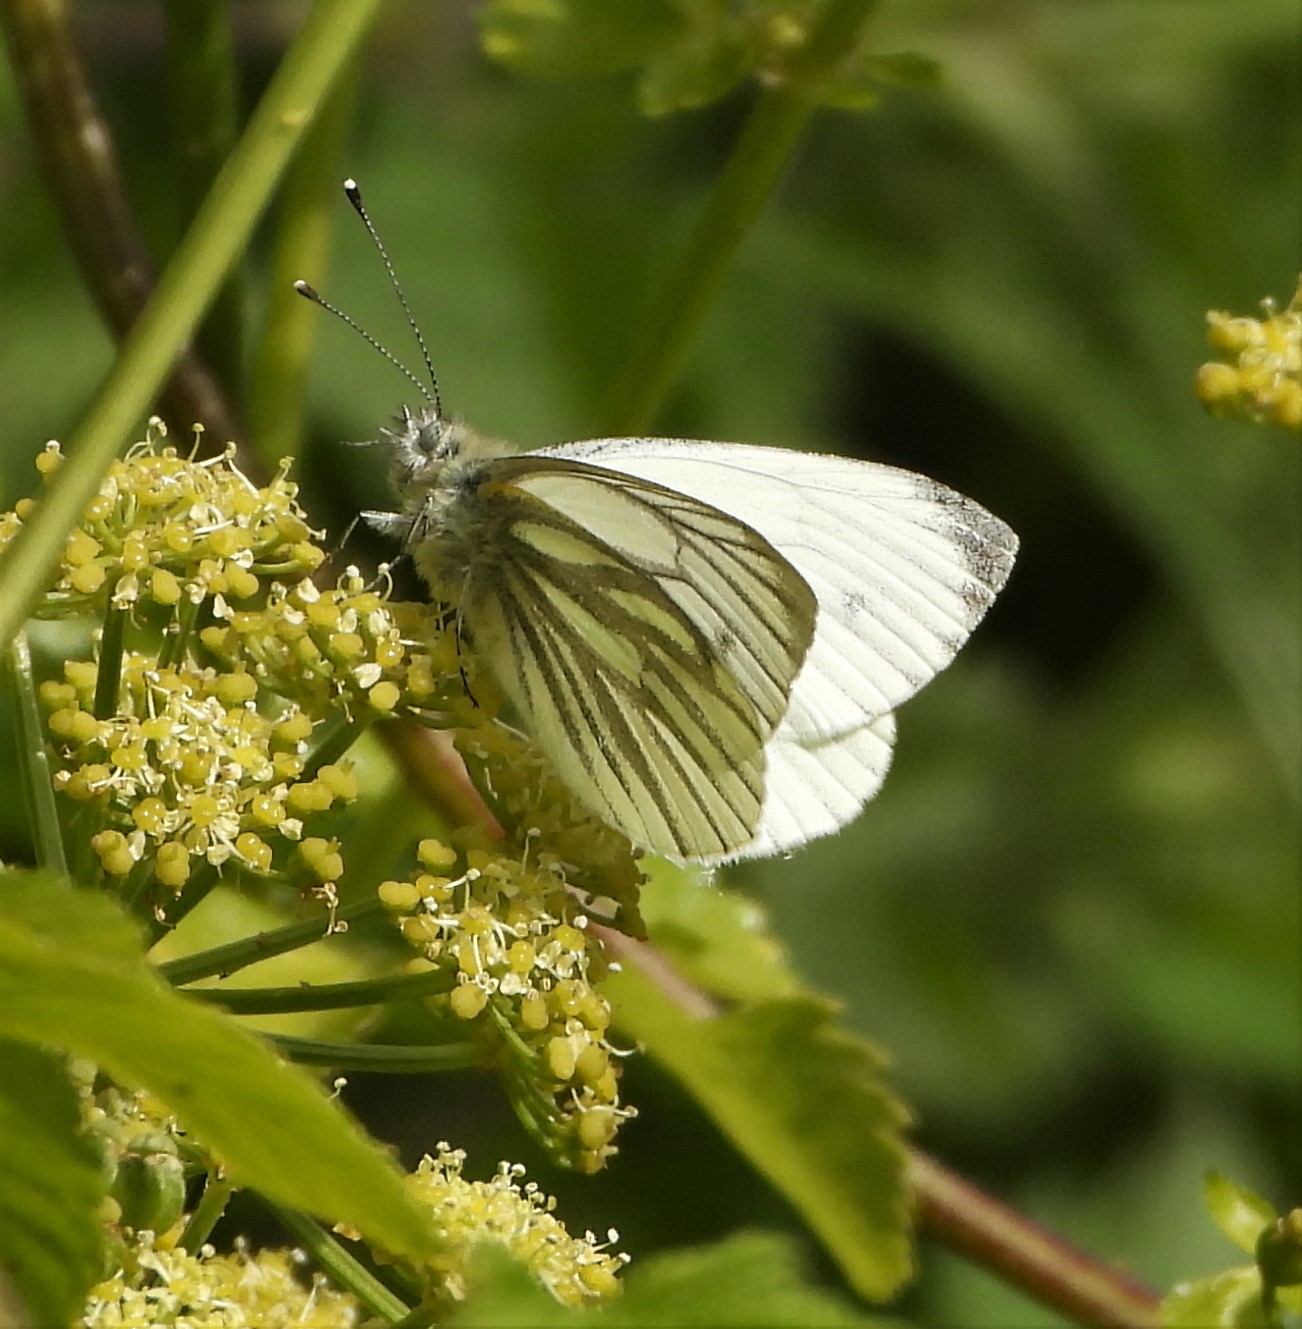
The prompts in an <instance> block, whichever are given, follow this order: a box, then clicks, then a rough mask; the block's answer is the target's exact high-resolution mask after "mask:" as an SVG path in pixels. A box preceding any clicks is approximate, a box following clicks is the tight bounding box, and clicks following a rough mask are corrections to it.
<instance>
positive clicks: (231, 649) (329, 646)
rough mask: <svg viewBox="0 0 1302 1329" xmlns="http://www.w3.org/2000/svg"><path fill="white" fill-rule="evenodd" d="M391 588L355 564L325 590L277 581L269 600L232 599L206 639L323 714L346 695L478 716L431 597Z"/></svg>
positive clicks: (372, 704)
mask: <svg viewBox="0 0 1302 1329" xmlns="http://www.w3.org/2000/svg"><path fill="white" fill-rule="evenodd" d="M386 595H387V593H382V592H381V591H379V590H377V589H375V588H374V587H372V586H368V585H367V584H366V583H364V582H363V580H362V578H361V577H360V575H358V573H357V572H356V570H355V569H351V568H350V569H348V571H347V572H346V573H345V574H344V576H343V577H342V578H341V579H340V582H339V585H337V586H335V587H332V588H329V589H327V590H318V589H317V587H316V586H315V585H313V583H312V582H310V581H306V580H304V581H299V582H297V583H296V584H295V585H293V586H289V587H287V586H284V585H282V584H280V583H275V584H273V585H272V587H271V588H270V591H269V592H268V595H267V597H266V603H265V604H263V605H260V606H254V607H250V608H247V609H242V610H238V611H235V610H230V609H229V608H228V609H227V611H226V612H225V613H220V614H218V615H217V617H220V618H221V619H222V620H223V621H222V622H221V623H220V624H213V625H211V626H209V627H206V628H204V629H203V630H202V631H201V632H200V634H199V639H200V641H201V642H202V643H203V645H204V647H205V648H206V649H207V650H209V651H210V652H211V653H212V654H213V655H214V656H215V657H216V658H217V659H218V660H220V661H221V662H222V664H223V665H225V666H226V667H227V669H233V670H236V671H240V670H246V669H247V670H251V671H252V672H253V673H254V674H256V675H257V677H259V678H260V679H263V680H266V681H267V682H269V683H270V685H271V686H273V687H274V688H275V690H276V691H277V692H278V693H280V695H282V696H286V697H292V698H293V699H294V700H296V701H297V702H299V704H300V705H302V706H303V707H304V708H305V709H306V710H309V711H312V712H313V713H316V714H320V713H321V712H322V711H323V710H324V709H326V708H327V707H329V706H330V705H331V704H332V703H334V702H337V701H342V702H343V704H344V706H345V708H346V709H347V710H348V711H349V712H350V713H355V714H357V715H360V716H361V717H364V718H370V717H374V716H384V715H393V714H396V713H408V714H414V715H417V716H420V715H422V714H424V713H425V712H428V711H434V712H437V714H438V717H439V720H440V723H444V724H460V723H468V724H474V723H478V722H479V720H480V712H479V711H478V710H477V709H476V706H475V702H472V701H471V700H470V698H469V697H467V695H466V689H465V686H464V684H463V683H462V681H461V677H460V674H459V672H458V669H459V663H458V660H457V651H456V642H455V640H454V639H453V638H452V637H451V636H449V635H448V634H445V633H439V632H435V631H434V630H433V629H434V624H433V623H432V622H431V619H432V615H430V613H429V612H428V608H427V607H426V606H423V605H414V604H394V603H392V602H390V601H389V600H388V599H387V598H386ZM417 638H419V641H417V640H416V639H417ZM476 700H479V696H478V692H477V693H476Z"/></svg>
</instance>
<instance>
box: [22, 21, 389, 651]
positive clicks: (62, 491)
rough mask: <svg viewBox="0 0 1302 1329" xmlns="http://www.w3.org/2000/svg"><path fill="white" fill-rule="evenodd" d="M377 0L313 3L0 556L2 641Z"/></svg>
mask: <svg viewBox="0 0 1302 1329" xmlns="http://www.w3.org/2000/svg"><path fill="white" fill-rule="evenodd" d="M378 6H379V0H318V3H317V4H316V5H315V6H314V7H313V8H312V10H311V11H310V12H309V14H308V17H307V19H306V20H305V22H304V24H303V28H302V30H301V32H300V33H299V36H298V38H297V40H296V41H295V42H294V44H293V46H292V47H291V48H290V49H289V51H288V52H287V53H286V55H285V58H284V60H283V61H282V63H281V66H280V69H279V70H278V71H277V73H276V75H275V77H274V78H273V79H272V81H271V85H270V86H269V87H268V89H267V91H266V94H265V95H264V96H263V99H262V102H261V103H260V105H259V106H258V109H257V110H256V111H255V112H254V115H253V117H252V119H251V120H250V121H249V124H248V127H247V128H246V129H245V132H244V134H243V136H242V137H241V139H240V142H239V143H238V144H237V145H236V147H235V150H234V151H233V152H232V153H231V155H230V158H229V159H228V160H227V162H226V165H225V166H224V167H223V168H222V171H221V174H220V175H219V176H218V178H217V180H216V182H215V183H214V185H213V188H212V190H211V192H210V193H209V195H208V197H207V198H206V199H205V200H204V203H203V206H202V207H201V208H200V209H199V213H198V215H197V216H196V217H195V220H194V224H193V225H192V226H191V227H190V229H189V231H188V232H187V233H186V235H185V238H184V239H183V240H182V241H181V244H180V245H179V246H178V248H177V250H176V253H175V254H174V255H173V256H172V261H171V262H170V263H169V264H168V266H167V270H166V272H164V273H163V275H162V277H161V279H160V280H159V283H158V286H157V288H156V289H155V291H154V294H153V297H152V298H151V300H150V301H149V304H148V305H147V306H146V308H145V310H144V312H143V313H142V314H141V316H140V318H139V320H138V321H137V322H136V323H135V325H134V326H133V327H132V329H131V331H130V333H129V334H128V335H127V338H126V340H125V341H124V343H123V345H122V349H121V353H120V354H119V355H118V357H117V359H116V361H115V362H114V364H113V367H112V368H111V369H110V371H109V373H108V376H107V378H106V379H105V381H104V383H103V385H102V386H101V388H100V390H99V392H98V393H97V394H96V397H95V400H94V402H93V403H92V405H91V408H90V410H89V411H88V413H87V415H86V419H85V421H84V423H83V424H82V425H81V426H80V427H79V428H78V429H77V430H76V431H75V433H74V434H73V436H72V438H71V439H70V440H69V443H68V448H67V454H68V460H67V461H66V462H65V463H64V465H62V466H61V467H59V470H58V471H57V473H56V474H55V475H54V477H53V479H52V481H51V483H50V485H49V487H48V488H47V489H46V491H45V493H44V495H43V496H42V499H41V502H40V505H39V506H38V508H37V510H36V513H35V514H34V516H33V518H32V521H31V522H30V523H29V524H28V525H27V526H26V527H25V528H24V529H23V530H22V531H21V532H20V533H19V535H18V537H17V538H16V539H15V540H14V542H13V544H12V545H11V546H10V548H9V550H8V552H7V554H6V556H5V558H4V561H3V564H0V569H2V571H0V584H2V585H3V587H4V591H3V594H2V595H0V641H9V640H11V639H12V637H13V634H14V633H15V632H16V631H17V629H18V627H19V625H20V624H21V623H22V621H23V619H24V618H25V617H26V615H27V612H28V608H29V606H30V605H31V604H32V603H33V602H34V600H35V599H36V597H37V596H38V595H39V594H40V592H41V590H42V588H43V587H44V586H45V585H46V584H47V583H48V581H49V578H50V574H51V570H52V569H53V567H54V565H55V563H56V562H57V560H58V558H59V555H60V552H61V550H62V548H63V542H64V539H65V537H66V536H67V533H68V531H69V530H71V529H72V527H73V525H74V524H75V523H76V521H77V520H78V518H79V517H80V516H81V513H82V511H83V509H84V508H85V506H86V503H87V502H88V501H89V500H90V498H91V497H92V496H93V495H94V493H95V491H96V489H97V488H98V486H99V482H100V477H101V476H102V475H103V473H104V471H105V469H106V467H107V466H108V464H109V462H110V461H111V460H112V459H113V457H114V456H115V455H116V453H117V452H118V450H119V449H120V448H121V446H122V444H123V443H124V441H125V440H126V439H128V438H129V437H130V435H131V434H132V432H133V431H134V430H135V429H136V428H137V427H138V424H139V421H140V419H141V417H142V416H143V415H144V414H145V413H146V412H147V410H148V409H149V406H150V403H151V402H152V401H153V399H154V396H155V394H156V392H157V390H158V387H159V384H160V383H162V381H163V379H164V378H165V377H166V375H167V373H168V371H169V370H170V369H171V367H172V365H173V364H174V363H175V361H176V358H177V356H178V355H179V354H180V352H181V349H182V347H183V346H184V345H185V343H186V341H187V340H188V339H189V338H190V336H191V335H192V334H193V332H194V329H195V327H196V325H197V324H198V322H199V320H200V319H201V318H202V316H203V313H204V311H205V309H206V308H207V307H208V304H209V302H210V301H211V300H212V298H213V296H214V295H215V293H216V292H217V290H218V288H219V287H220V285H221V283H222V281H223V280H224V279H225V277H226V274H227V273H228V272H229V271H230V270H231V267H232V265H233V264H234V262H235V259H236V257H237V255H238V254H239V253H240V252H241V251H242V250H243V248H244V245H245V244H246V243H247V241H248V238H249V235H250V233H251V232H252V230H253V226H254V224H255V223H256V221H257V219H258V217H259V215H260V214H261V212H262V209H263V207H264V206H265V205H266V202H267V200H268V198H269V197H270V195H271V192H272V190H273V189H274V188H275V186H276V184H277V182H278V181H279V179H280V177H281V174H282V173H283V172H284V169H285V166H286V164H287V163H288V161H289V158H290V155H291V153H292V152H293V150H294V147H295V146H296V144H297V143H298V141H299V139H300V137H301V136H302V134H303V132H304V130H305V129H306V128H307V126H308V125H309V124H310V123H311V121H312V119H313V117H314V116H315V114H316V112H317V109H318V108H319V107H320V105H321V102H322V101H323V100H324V98H325V97H326V95H327V94H328V92H329V91H330V89H331V88H332V87H333V85H334V81H335V79H336V78H337V77H338V76H339V74H340V72H341V70H342V69H343V68H344V67H345V65H346V64H347V61H348V59H349V57H350V56H351V55H352V53H353V51H354V50H355V49H356V47H357V45H358V43H359V42H360V41H361V40H362V38H363V36H364V34H365V32H366V30H367V27H368V25H369V23H370V21H371V20H372V18H373V17H374V15H375V12H376V10H377V9H378Z"/></svg>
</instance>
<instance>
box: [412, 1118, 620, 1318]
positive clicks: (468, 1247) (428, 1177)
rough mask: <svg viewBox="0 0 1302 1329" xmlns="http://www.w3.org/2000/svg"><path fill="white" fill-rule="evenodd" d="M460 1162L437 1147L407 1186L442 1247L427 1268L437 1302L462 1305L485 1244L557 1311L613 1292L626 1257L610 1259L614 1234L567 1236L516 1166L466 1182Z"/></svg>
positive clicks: (458, 1155)
mask: <svg viewBox="0 0 1302 1329" xmlns="http://www.w3.org/2000/svg"><path fill="white" fill-rule="evenodd" d="M465 1159H466V1155H465V1151H464V1150H462V1149H451V1148H449V1146H448V1145H446V1144H440V1145H439V1147H438V1156H437V1158H431V1157H429V1156H426V1157H425V1158H424V1159H422V1160H421V1163H420V1166H419V1167H418V1168H417V1169H416V1171H415V1172H414V1173H412V1174H411V1176H410V1177H408V1179H407V1186H408V1189H409V1190H410V1191H411V1192H412V1195H413V1197H414V1199H415V1200H416V1202H417V1203H418V1204H420V1205H422V1206H425V1207H428V1208H429V1210H430V1211H431V1213H432V1215H433V1218H434V1222H435V1225H436V1228H437V1231H438V1233H439V1235H440V1236H441V1237H442V1238H443V1241H444V1242H445V1243H446V1251H445V1253H444V1255H443V1256H442V1257H441V1259H440V1260H439V1262H438V1264H437V1266H436V1267H435V1269H434V1274H435V1278H436V1280H437V1284H438V1290H439V1292H441V1294H442V1296H443V1297H444V1298H446V1299H449V1300H452V1301H462V1300H464V1299H465V1296H466V1291H467V1287H466V1269H467V1267H468V1266H469V1264H470V1263H471V1257H472V1256H473V1254H474V1252H475V1250H476V1248H477V1247H480V1246H483V1245H484V1244H485V1243H486V1242H493V1243H496V1244H498V1245H500V1246H502V1247H503V1248H504V1249H505V1250H506V1251H507V1252H508V1253H509V1254H510V1255H512V1256H514V1258H515V1259H517V1260H519V1261H520V1262H521V1263H522V1264H524V1265H525V1266H526V1267H527V1268H528V1269H529V1271H530V1272H531V1273H532V1274H533V1275H534V1277H535V1278H537V1279H538V1281H539V1282H540V1283H542V1285H543V1286H544V1287H545V1288H546V1289H547V1290H548V1291H549V1292H550V1293H551V1294H552V1296H553V1297H555V1298H556V1300H557V1301H559V1302H561V1303H562V1304H563V1305H566V1306H585V1305H593V1304H596V1303H598V1302H601V1301H605V1300H608V1299H609V1298H611V1297H613V1296H616V1295H617V1294H618V1293H619V1291H620V1284H619V1278H618V1275H619V1272H620V1270H621V1269H622V1268H623V1267H624V1265H626V1264H627V1263H628V1259H629V1257H628V1256H627V1255H624V1254H611V1253H609V1250H608V1247H609V1245H610V1243H611V1242H614V1241H616V1240H618V1236H617V1234H616V1233H615V1232H613V1231H611V1232H608V1233H607V1234H606V1235H607V1240H606V1241H605V1242H598V1241H597V1239H596V1238H595V1237H594V1236H593V1234H592V1233H591V1232H589V1233H586V1234H585V1235H584V1236H583V1237H581V1238H580V1237H572V1236H570V1234H569V1233H568V1232H567V1231H566V1229H565V1225H564V1224H563V1223H562V1222H561V1221H560V1220H559V1219H558V1218H556V1217H555V1216H554V1214H553V1212H552V1211H553V1209H554V1208H555V1205H556V1202H555V1200H553V1199H552V1198H551V1197H550V1196H547V1195H544V1194H543V1193H542V1192H541V1191H540V1190H539V1189H538V1186H537V1183H535V1182H526V1183H525V1184H524V1185H523V1186H522V1185H521V1184H520V1178H521V1177H522V1176H523V1175H524V1167H523V1166H522V1165H521V1164H519V1163H514V1164H513V1163H501V1164H499V1165H498V1169H497V1174H496V1176H494V1177H493V1178H492V1180H491V1181H467V1180H466V1179H465V1178H464V1177H463V1176H462V1175H461V1169H462V1167H463V1166H464V1164H465Z"/></svg>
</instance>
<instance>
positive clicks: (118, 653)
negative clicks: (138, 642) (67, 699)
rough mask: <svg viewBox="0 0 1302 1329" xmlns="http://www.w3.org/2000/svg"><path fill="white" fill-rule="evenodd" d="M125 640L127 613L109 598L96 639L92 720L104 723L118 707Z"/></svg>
mask: <svg viewBox="0 0 1302 1329" xmlns="http://www.w3.org/2000/svg"><path fill="white" fill-rule="evenodd" d="M126 639H127V611H126V610H125V609H115V608H114V607H113V597H112V596H111V595H110V596H109V603H108V605H107V607H106V608H105V610H104V630H103V631H102V632H101V633H100V639H99V667H98V669H97V670H96V674H95V702H94V706H95V718H96V719H97V720H107V719H108V718H109V716H111V715H112V714H113V713H114V712H115V711H116V710H117V708H118V693H119V691H120V690H121V688H122V651H123V648H124V647H125V645H126Z"/></svg>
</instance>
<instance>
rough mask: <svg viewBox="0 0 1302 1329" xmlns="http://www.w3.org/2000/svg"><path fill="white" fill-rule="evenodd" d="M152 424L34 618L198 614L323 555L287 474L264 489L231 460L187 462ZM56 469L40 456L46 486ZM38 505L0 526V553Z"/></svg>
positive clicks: (112, 472) (306, 568) (21, 507)
mask: <svg viewBox="0 0 1302 1329" xmlns="http://www.w3.org/2000/svg"><path fill="white" fill-rule="evenodd" d="M164 432H165V431H164V430H163V428H162V424H161V422H159V421H153V422H151V427H150V433H149V436H148V437H147V438H146V439H145V441H144V442H143V443H140V444H138V445H137V446H136V447H135V448H133V449H132V450H131V451H130V452H129V453H128V454H127V455H126V456H125V457H123V458H122V459H120V460H118V461H115V462H114V463H113V465H112V466H111V467H110V468H109V470H108V473H107V474H106V475H105V477H104V480H103V482H102V483H101V485H100V489H99V493H98V494H96V496H95V497H94V498H92V499H91V501H90V502H89V503H88V504H87V505H86V510H85V512H84V513H83V515H82V520H81V522H80V524H79V525H78V526H76V527H75V528H74V529H73V531H72V533H71V534H70V535H69V536H68V539H67V543H66V544H65V546H64V557H63V563H62V566H61V567H60V569H59V572H58V575H57V578H56V580H55V582H54V584H53V586H52V587H51V589H50V590H49V591H48V592H47V593H46V596H45V599H44V601H43V603H42V605H41V606H40V607H39V608H38V611H37V612H38V614H39V615H43V616H52V615H56V614H63V613H66V612H68V610H69V609H72V608H79V609H86V610H95V609H98V608H100V607H102V606H103V605H104V604H105V603H106V602H109V603H111V604H112V605H113V606H114V607H115V608H118V609H126V608H129V607H131V606H133V605H137V604H141V605H145V606H148V605H151V604H154V605H162V606H164V607H171V606H175V605H178V604H181V603H182V602H186V603H189V604H190V605H198V604H199V603H200V602H201V601H203V600H204V599H206V598H208V597H210V596H212V597H217V598H218V599H219V600H220V601H225V600H226V599H233V600H241V599H247V598H249V597H251V596H254V595H256V594H257V593H258V591H259V589H260V587H261V582H260V580H259V578H260V577H264V576H278V577H288V578H291V579H293V578H297V577H301V576H302V575H303V574H304V573H306V572H310V571H311V570H312V569H313V568H315V567H317V566H318V565H319V564H320V562H321V561H322V558H323V557H324V555H323V554H322V552H321V550H320V549H319V548H318V547H317V546H316V545H315V544H313V543H312V540H311V535H312V532H311V529H310V528H309V527H308V525H307V523H306V521H304V519H303V514H302V512H301V511H300V510H299V508H298V505H297V503H296V502H295V496H296V495H297V493H298V487H297V486H296V485H294V484H291V483H290V482H289V481H288V480H287V479H286V471H287V465H286V466H285V467H282V469H281V472H280V474H279V475H278V476H277V477H276V478H275V479H274V480H273V481H272V482H271V484H269V485H268V486H266V487H265V488H263V489H259V488H257V487H256V486H255V485H253V484H252V483H251V482H250V481H249V480H247V479H246V478H245V477H244V476H243V475H241V474H240V472H239V471H238V470H236V469H235V467H234V466H233V465H232V464H231V455H230V454H227V455H225V456H222V457H215V458H212V459H211V460H208V461H203V462H195V461H190V460H187V459H186V458H183V457H180V456H178V455H177V453H176V452H175V451H174V450H173V449H171V448H164V447H162V446H161V439H162V437H163V435H164ZM61 461H62V454H61V452H60V450H59V445H58V444H57V443H50V444H48V445H47V446H46V449H45V451H44V453H42V454H41V456H40V457H38V458H37V463H36V465H37V469H38V470H39V471H40V472H41V474H42V475H44V476H49V475H50V474H52V473H53V472H54V470H56V469H57V467H58V466H59V464H60V462H61ZM37 502H39V500H37V499H23V500H22V501H21V502H19V503H18V505H17V506H16V507H15V508H14V510H13V511H12V512H8V513H5V514H4V515H3V516H2V517H0V549H3V548H4V546H5V545H6V544H8V543H9V541H10V540H12V539H13V538H14V536H15V535H16V534H17V532H18V531H19V529H20V528H21V527H22V525H23V522H24V520H25V519H26V518H27V517H28V516H29V515H30V514H31V512H32V510H33V508H34V506H35V504H36V503H37Z"/></svg>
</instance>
